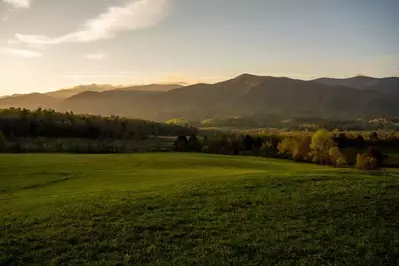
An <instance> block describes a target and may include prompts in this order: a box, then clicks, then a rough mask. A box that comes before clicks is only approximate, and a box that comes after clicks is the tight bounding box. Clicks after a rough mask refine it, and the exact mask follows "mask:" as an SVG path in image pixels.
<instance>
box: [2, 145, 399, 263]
mask: <svg viewBox="0 0 399 266" xmlns="http://www.w3.org/2000/svg"><path fill="white" fill-rule="evenodd" d="M398 192H399V170H397V169H389V170H381V171H376V172H362V171H357V170H354V169H334V168H329V167H320V166H315V165H310V164H297V163H291V162H289V161H284V160H273V159H264V158H255V157H230V156H217V155H205V154H182V153H180V154H178V153H164V154H157V153H151V154H137V155H43V154H42V155H35V154H30V155H0V265H28V264H37V265H49V264H50V265H52V264H53V265H62V264H65V265H66V264H68V265H74V264H75V265H76V264H85V265H87V264H91V265H259V264H261V265H397V263H398V262H399V261H398V259H399V230H398V228H399V193H398Z"/></svg>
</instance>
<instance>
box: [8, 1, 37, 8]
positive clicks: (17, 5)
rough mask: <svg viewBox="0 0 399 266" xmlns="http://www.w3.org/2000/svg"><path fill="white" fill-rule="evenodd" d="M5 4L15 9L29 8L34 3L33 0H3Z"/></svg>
mask: <svg viewBox="0 0 399 266" xmlns="http://www.w3.org/2000/svg"><path fill="white" fill-rule="evenodd" d="M3 2H4V3H6V4H10V5H12V6H13V7H15V8H29V7H30V5H31V3H32V1H31V0H3Z"/></svg>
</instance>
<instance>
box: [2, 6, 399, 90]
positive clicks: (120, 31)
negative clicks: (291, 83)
mask: <svg viewBox="0 0 399 266" xmlns="http://www.w3.org/2000/svg"><path fill="white" fill-rule="evenodd" d="M398 14H399V1H398V0H373V1H371V0H201V1H200V0H0V95H1V94H12V93H28V92H44V91H50V90H55V89H57V88H62V87H67V86H72V85H78V84H89V83H101V84H103V83H107V84H144V83H156V82H186V83H195V82H215V81H219V80H223V79H227V78H230V77H233V76H236V75H239V74H241V73H252V74H259V75H273V76H289V77H294V78H302V79H311V78H316V77H321V76H329V77H349V76H354V75H358V74H362V75H370V76H376V77H383V76H399V30H398V25H399V15H398Z"/></svg>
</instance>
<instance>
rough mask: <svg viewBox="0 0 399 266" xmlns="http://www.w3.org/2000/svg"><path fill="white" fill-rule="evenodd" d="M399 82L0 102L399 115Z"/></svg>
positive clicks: (258, 81) (155, 90) (262, 82)
mask: <svg viewBox="0 0 399 266" xmlns="http://www.w3.org/2000/svg"><path fill="white" fill-rule="evenodd" d="M398 103H399V78H397V77H389V78H372V77H365V76H357V77H353V78H347V79H333V78H319V79H315V80H310V81H304V80H298V79H290V78H286V77H270V76H255V75H250V74H243V75H240V76H238V77H235V78H232V79H229V80H226V81H222V82H219V83H215V84H204V83H200V84H194V85H190V86H182V85H179V84H151V85H143V86H132V87H121V86H118V87H114V86H111V85H96V84H93V85H87V86H78V87H75V88H72V89H67V90H65V89H64V90H60V91H55V92H51V93H46V94H39V93H33V94H27V95H14V96H10V97H4V98H1V99H0V108H8V107H21V108H30V109H33V108H38V107H42V108H53V109H55V110H57V111H74V112H75V113H88V114H100V115H120V116H126V117H133V118H141V119H150V120H158V121H163V120H167V119H172V118H185V119H188V120H202V119H206V118H210V117H226V116H254V115H256V116H262V115H264V116H267V115H278V116H281V117H307V116H312V117H325V118H328V117H345V118H348V117H353V118H354V117H359V116H398V115H399V104H398Z"/></svg>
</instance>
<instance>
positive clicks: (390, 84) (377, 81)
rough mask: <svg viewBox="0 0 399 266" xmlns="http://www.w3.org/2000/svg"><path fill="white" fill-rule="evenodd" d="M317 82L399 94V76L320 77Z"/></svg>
mask: <svg viewBox="0 0 399 266" xmlns="http://www.w3.org/2000/svg"><path fill="white" fill-rule="evenodd" d="M314 81H315V82H318V83H322V84H326V85H330V86H345V87H348V88H355V89H359V90H371V91H377V92H381V93H384V94H388V95H395V96H398V95H399V78H397V77H389V78H372V77H365V76H356V77H352V78H346V79H333V78H320V79H315V80H314Z"/></svg>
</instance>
